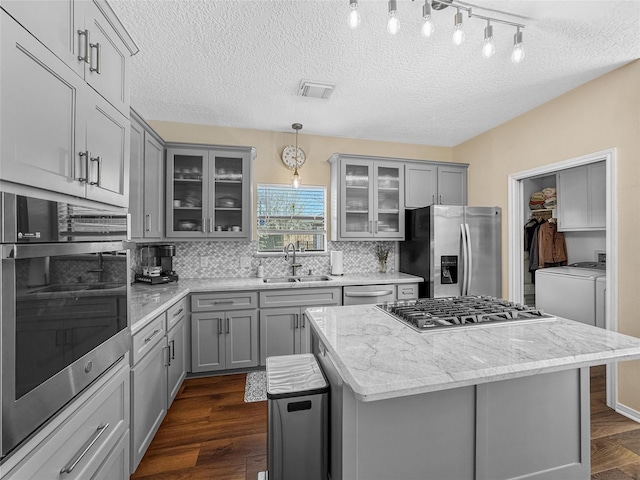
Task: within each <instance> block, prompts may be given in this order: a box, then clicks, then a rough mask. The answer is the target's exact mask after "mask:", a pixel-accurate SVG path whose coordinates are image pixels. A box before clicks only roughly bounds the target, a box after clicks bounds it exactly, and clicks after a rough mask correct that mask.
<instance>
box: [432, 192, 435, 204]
mask: <svg viewBox="0 0 640 480" xmlns="http://www.w3.org/2000/svg"><path fill="white" fill-rule="evenodd" d="M434 203H436V194H435V193H434V194H433V195H431V204H434Z"/></svg>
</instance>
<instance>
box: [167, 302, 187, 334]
mask: <svg viewBox="0 0 640 480" xmlns="http://www.w3.org/2000/svg"><path fill="white" fill-rule="evenodd" d="M186 316H187V301H186V299H184V298H183V299H182V300H180V301H178V302H176V303H174V304H173V305H172V306H170V307H169V308H168V309H167V332H168V331H170V330H171V329H172V328H173V327H175V326H176V325H177V324H178V322H180V320H183V319H184V318H185V317H186Z"/></svg>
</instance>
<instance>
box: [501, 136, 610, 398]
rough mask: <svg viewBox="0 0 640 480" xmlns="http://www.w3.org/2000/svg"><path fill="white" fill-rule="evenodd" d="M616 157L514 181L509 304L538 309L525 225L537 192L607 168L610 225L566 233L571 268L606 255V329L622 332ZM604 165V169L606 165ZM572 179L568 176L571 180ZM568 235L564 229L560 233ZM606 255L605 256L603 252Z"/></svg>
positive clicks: (600, 156) (570, 163)
mask: <svg viewBox="0 0 640 480" xmlns="http://www.w3.org/2000/svg"><path fill="white" fill-rule="evenodd" d="M615 161H616V151H615V149H614V148H612V149H609V150H604V151H601V152H596V153H592V154H588V155H584V156H582V157H577V158H572V159H569V160H565V161H562V162H557V163H553V164H550V165H544V166H541V167H537V168H534V169H531V170H526V171H523V172H518V173H515V174H512V175H510V176H509V193H508V194H509V206H508V209H509V213H508V236H509V239H508V244H509V251H508V265H509V271H508V278H509V300H511V301H514V302H519V303H527V304H529V305H532V304H535V296H534V291H535V290H534V287H533V286H532V282H531V274H530V272H529V269H528V259H526V254H525V251H524V245H525V231H524V225H525V224H526V223H527V221H529V220H530V219H531V214H530V209H529V201H530V197H531V195H532V193H533V192H537V191H541V190H542V189H544V188H545V187H554V188H556V189H557V194H558V195H559V196H561V195H562V193H561V192H560V191H559V189H560V188H562V185H559V184H558V183H559V182H558V180H559V179H561V176H562V173H565V174H566V173H568V172H570V171H569V169H574V168H575V167H588V166H595V165H596V164H598V162H601V163H600V164H601V165H603V166H604V190H605V191H604V198H603V200H604V202H605V208H604V215H605V219H604V225H605V229H604V231H603V230H599V231H598V230H580V229H577V230H571V231H566V232H563V233H565V240H566V244H567V253H568V261H569V263H574V262H580V261H597V260H598V253H600V254H602V253H604V254H605V255H606V263H607V270H606V292H605V305H606V307H605V328H606V329H607V330H612V331H617V318H618V317H617V313H618V288H617V277H618V275H617V270H618V257H617V248H616V245H617V243H618V221H617V217H616V213H615V212H616V211H617V209H616V197H615V191H616V188H615V187H616V185H615V182H616V175H615ZM602 162H604V163H602ZM565 176H566V175H565ZM558 201H559V202H561V201H562V199H561V198H559V199H558ZM560 229H562V228H560ZM602 250H604V252H602ZM616 377H617V375H616V374H615V366H609V365H608V366H607V404H608V405H609V406H612V405H615V404H616V399H615V398H614V395H615V392H616V388H615V381H616Z"/></svg>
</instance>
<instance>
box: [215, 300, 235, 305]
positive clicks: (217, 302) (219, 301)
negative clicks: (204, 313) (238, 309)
mask: <svg viewBox="0 0 640 480" xmlns="http://www.w3.org/2000/svg"><path fill="white" fill-rule="evenodd" d="M213 304H214V305H233V300H214V301H213Z"/></svg>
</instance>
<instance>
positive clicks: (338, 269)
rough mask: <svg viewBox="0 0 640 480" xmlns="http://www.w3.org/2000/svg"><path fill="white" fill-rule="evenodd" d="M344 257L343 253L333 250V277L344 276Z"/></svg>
mask: <svg viewBox="0 0 640 480" xmlns="http://www.w3.org/2000/svg"><path fill="white" fill-rule="evenodd" d="M342 260H343V256H342V251H340V250H333V251H332V252H331V275H342V274H343V273H344V272H343V270H342V269H343V264H342Z"/></svg>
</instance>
